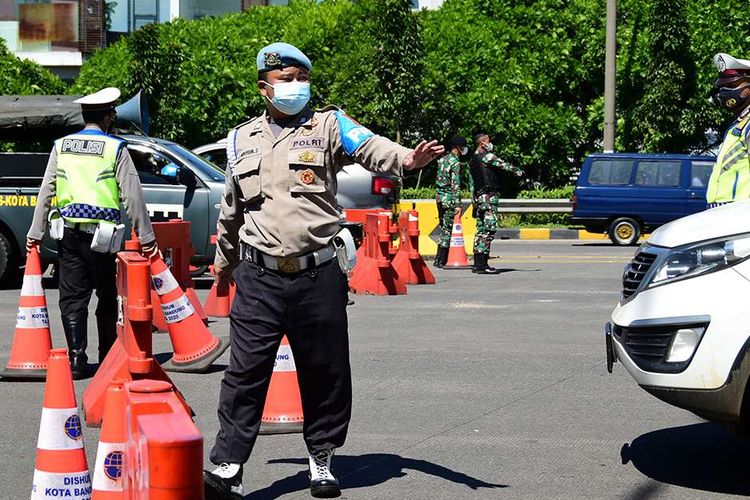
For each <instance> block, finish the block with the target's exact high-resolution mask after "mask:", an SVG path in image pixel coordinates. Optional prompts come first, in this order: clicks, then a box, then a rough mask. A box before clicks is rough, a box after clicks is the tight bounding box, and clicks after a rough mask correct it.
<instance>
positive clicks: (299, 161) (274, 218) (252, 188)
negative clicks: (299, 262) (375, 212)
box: [214, 107, 411, 270]
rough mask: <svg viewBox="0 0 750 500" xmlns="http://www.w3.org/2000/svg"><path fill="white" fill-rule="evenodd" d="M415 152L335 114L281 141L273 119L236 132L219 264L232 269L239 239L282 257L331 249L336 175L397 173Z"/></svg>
mask: <svg viewBox="0 0 750 500" xmlns="http://www.w3.org/2000/svg"><path fill="white" fill-rule="evenodd" d="M410 152H411V150H410V149H408V148H405V147H403V146H400V145H398V144H396V143H394V142H392V141H390V140H389V139H386V138H385V137H381V136H378V135H374V134H372V132H370V131H369V130H367V129H366V128H364V127H362V126H361V125H359V124H358V123H357V122H355V121H354V120H352V119H351V118H349V117H347V116H346V115H345V114H343V112H342V111H340V110H338V108H334V107H328V108H326V109H324V110H321V111H315V112H313V111H310V110H305V111H303V112H302V113H300V115H298V116H297V117H296V118H295V119H294V120H293V121H292V122H291V123H289V124H288V125H287V126H286V128H284V129H283V130H282V131H281V132H280V133H279V134H278V136H275V135H274V134H273V132H272V131H271V127H270V125H269V116H268V115H267V114H264V115H263V116H260V117H258V118H255V119H254V120H251V121H249V122H246V123H244V124H242V125H240V126H238V127H237V128H235V129H233V130H232V131H231V132H230V133H229V136H228V137H227V175H226V186H225V189H224V197H223V198H222V203H221V214H220V215H219V220H218V222H217V242H218V243H217V248H216V259H215V262H214V264H215V265H216V266H217V267H219V268H222V269H227V270H231V269H234V267H236V266H237V264H238V263H239V256H238V246H239V240H242V241H243V242H244V243H246V244H248V245H250V246H253V247H255V248H257V249H258V250H260V251H262V252H265V253H267V254H269V255H273V256H276V257H294V256H299V255H303V254H306V253H309V252H312V251H315V250H318V249H320V248H322V247H324V246H326V245H327V244H328V243H329V242H330V240H331V238H333V236H334V235H335V234H336V233H337V232H338V230H339V226H338V221H339V210H338V205H337V203H336V189H337V185H336V172H338V171H339V170H341V169H342V168H343V167H344V165H347V164H349V163H352V162H356V163H360V164H362V165H363V166H364V167H365V168H367V169H369V170H371V171H374V172H381V173H392V174H398V172H399V168H400V166H401V164H402V163H403V161H404V159H405V158H406V156H407V155H408V154H409V153H410Z"/></svg>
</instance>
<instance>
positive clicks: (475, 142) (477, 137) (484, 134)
mask: <svg viewBox="0 0 750 500" xmlns="http://www.w3.org/2000/svg"><path fill="white" fill-rule="evenodd" d="M486 135H488V134H487V133H486V132H479V133H478V134H474V144H479V139H481V138H482V137H484V136H486Z"/></svg>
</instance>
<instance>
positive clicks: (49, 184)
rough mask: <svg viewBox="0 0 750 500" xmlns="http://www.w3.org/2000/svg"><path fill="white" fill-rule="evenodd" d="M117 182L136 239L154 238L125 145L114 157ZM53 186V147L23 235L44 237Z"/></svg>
mask: <svg viewBox="0 0 750 500" xmlns="http://www.w3.org/2000/svg"><path fill="white" fill-rule="evenodd" d="M91 129H95V130H100V129H99V127H97V126H95V125H87V126H86V130H91ZM115 177H116V179H117V184H118V186H119V187H120V199H122V203H123V205H124V206H125V210H126V211H127V213H128V217H130V220H131V221H132V223H133V227H134V228H135V231H136V233H138V240H139V241H140V242H141V244H143V245H145V244H147V243H151V242H152V241H154V240H155V239H156V236H155V235H154V230H153V228H152V227H151V219H149V216H148V210H147V209H146V204H145V203H144V201H143V190H142V189H141V181H140V179H139V178H138V172H137V171H136V169H135V165H134V164H133V159H132V158H131V157H130V153H128V150H127V148H122V149H121V150H120V154H119V155H118V157H117V167H116V170H115ZM56 187H57V150H56V149H55V148H52V153H51V154H50V155H49V161H48V162H47V169H46V170H45V171H44V178H43V179H42V185H41V188H40V189H39V196H38V197H37V200H36V208H35V209H34V219H33V221H32V222H31V228H30V229H29V232H28V234H27V236H28V237H29V238H32V239H35V240H41V239H42V237H44V231H45V230H46V229H47V214H48V213H49V209H50V205H51V204H52V198H54V196H55V192H56Z"/></svg>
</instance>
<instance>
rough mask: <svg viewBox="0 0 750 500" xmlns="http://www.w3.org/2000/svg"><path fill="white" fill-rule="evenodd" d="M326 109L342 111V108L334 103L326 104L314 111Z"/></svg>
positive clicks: (322, 111) (324, 110)
mask: <svg viewBox="0 0 750 500" xmlns="http://www.w3.org/2000/svg"><path fill="white" fill-rule="evenodd" d="M326 111H343V109H341V108H339V107H338V106H336V105H335V104H327V105H325V106H323V107H322V108H320V109H316V110H315V112H316V113H325V112H326Z"/></svg>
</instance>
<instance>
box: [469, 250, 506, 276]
mask: <svg viewBox="0 0 750 500" xmlns="http://www.w3.org/2000/svg"><path fill="white" fill-rule="evenodd" d="M489 258H490V256H489V254H486V253H475V254H474V267H473V268H472V269H471V272H472V273H477V274H498V273H500V269H495V268H494V267H490V266H489V265H487V261H488V260H489Z"/></svg>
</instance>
